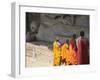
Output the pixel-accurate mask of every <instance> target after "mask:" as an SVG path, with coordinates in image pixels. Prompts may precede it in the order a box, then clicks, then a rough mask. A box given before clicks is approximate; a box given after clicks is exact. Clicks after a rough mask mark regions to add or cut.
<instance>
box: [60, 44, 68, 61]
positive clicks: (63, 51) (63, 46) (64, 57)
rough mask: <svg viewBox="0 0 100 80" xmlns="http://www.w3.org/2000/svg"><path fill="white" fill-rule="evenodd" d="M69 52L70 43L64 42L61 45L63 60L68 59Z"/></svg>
mask: <svg viewBox="0 0 100 80" xmlns="http://www.w3.org/2000/svg"><path fill="white" fill-rule="evenodd" d="M67 54H68V44H66V43H65V44H63V45H62V47H61V57H62V60H64V59H66V55H67Z"/></svg>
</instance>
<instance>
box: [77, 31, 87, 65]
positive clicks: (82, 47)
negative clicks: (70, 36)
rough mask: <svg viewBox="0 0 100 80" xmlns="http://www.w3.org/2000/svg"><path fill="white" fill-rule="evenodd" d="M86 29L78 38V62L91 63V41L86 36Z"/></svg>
mask: <svg viewBox="0 0 100 80" xmlns="http://www.w3.org/2000/svg"><path fill="white" fill-rule="evenodd" d="M84 35H85V34H84V31H81V32H80V37H78V38H77V48H78V51H77V57H78V64H89V42H88V39H87V38H85V37H84Z"/></svg>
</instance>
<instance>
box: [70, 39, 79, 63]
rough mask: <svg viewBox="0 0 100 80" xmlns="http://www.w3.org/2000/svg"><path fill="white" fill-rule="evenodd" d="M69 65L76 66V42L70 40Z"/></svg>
mask: <svg viewBox="0 0 100 80" xmlns="http://www.w3.org/2000/svg"><path fill="white" fill-rule="evenodd" d="M69 50H70V63H71V64H72V65H76V64H78V59H77V47H76V41H75V40H73V39H71V40H70V43H69Z"/></svg>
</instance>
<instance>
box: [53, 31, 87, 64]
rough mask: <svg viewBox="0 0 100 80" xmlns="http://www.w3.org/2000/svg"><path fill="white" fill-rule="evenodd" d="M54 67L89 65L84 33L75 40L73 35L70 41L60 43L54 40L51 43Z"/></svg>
mask: <svg viewBox="0 0 100 80" xmlns="http://www.w3.org/2000/svg"><path fill="white" fill-rule="evenodd" d="M53 53H54V61H53V65H54V66H60V65H78V64H89V42H88V39H87V38H85V37H84V31H81V32H80V36H79V37H77V38H76V34H73V35H72V37H71V39H70V40H68V39H67V40H66V41H65V42H64V43H61V42H60V41H59V39H56V40H55V41H54V43H53Z"/></svg>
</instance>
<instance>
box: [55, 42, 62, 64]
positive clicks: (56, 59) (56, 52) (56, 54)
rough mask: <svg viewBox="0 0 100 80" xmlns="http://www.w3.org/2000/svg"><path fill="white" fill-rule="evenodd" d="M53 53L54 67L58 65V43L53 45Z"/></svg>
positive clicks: (59, 54)
mask: <svg viewBox="0 0 100 80" xmlns="http://www.w3.org/2000/svg"><path fill="white" fill-rule="evenodd" d="M53 53H54V65H55V66H58V65H60V57H61V49H60V44H59V42H56V41H55V42H54V43H53Z"/></svg>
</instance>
